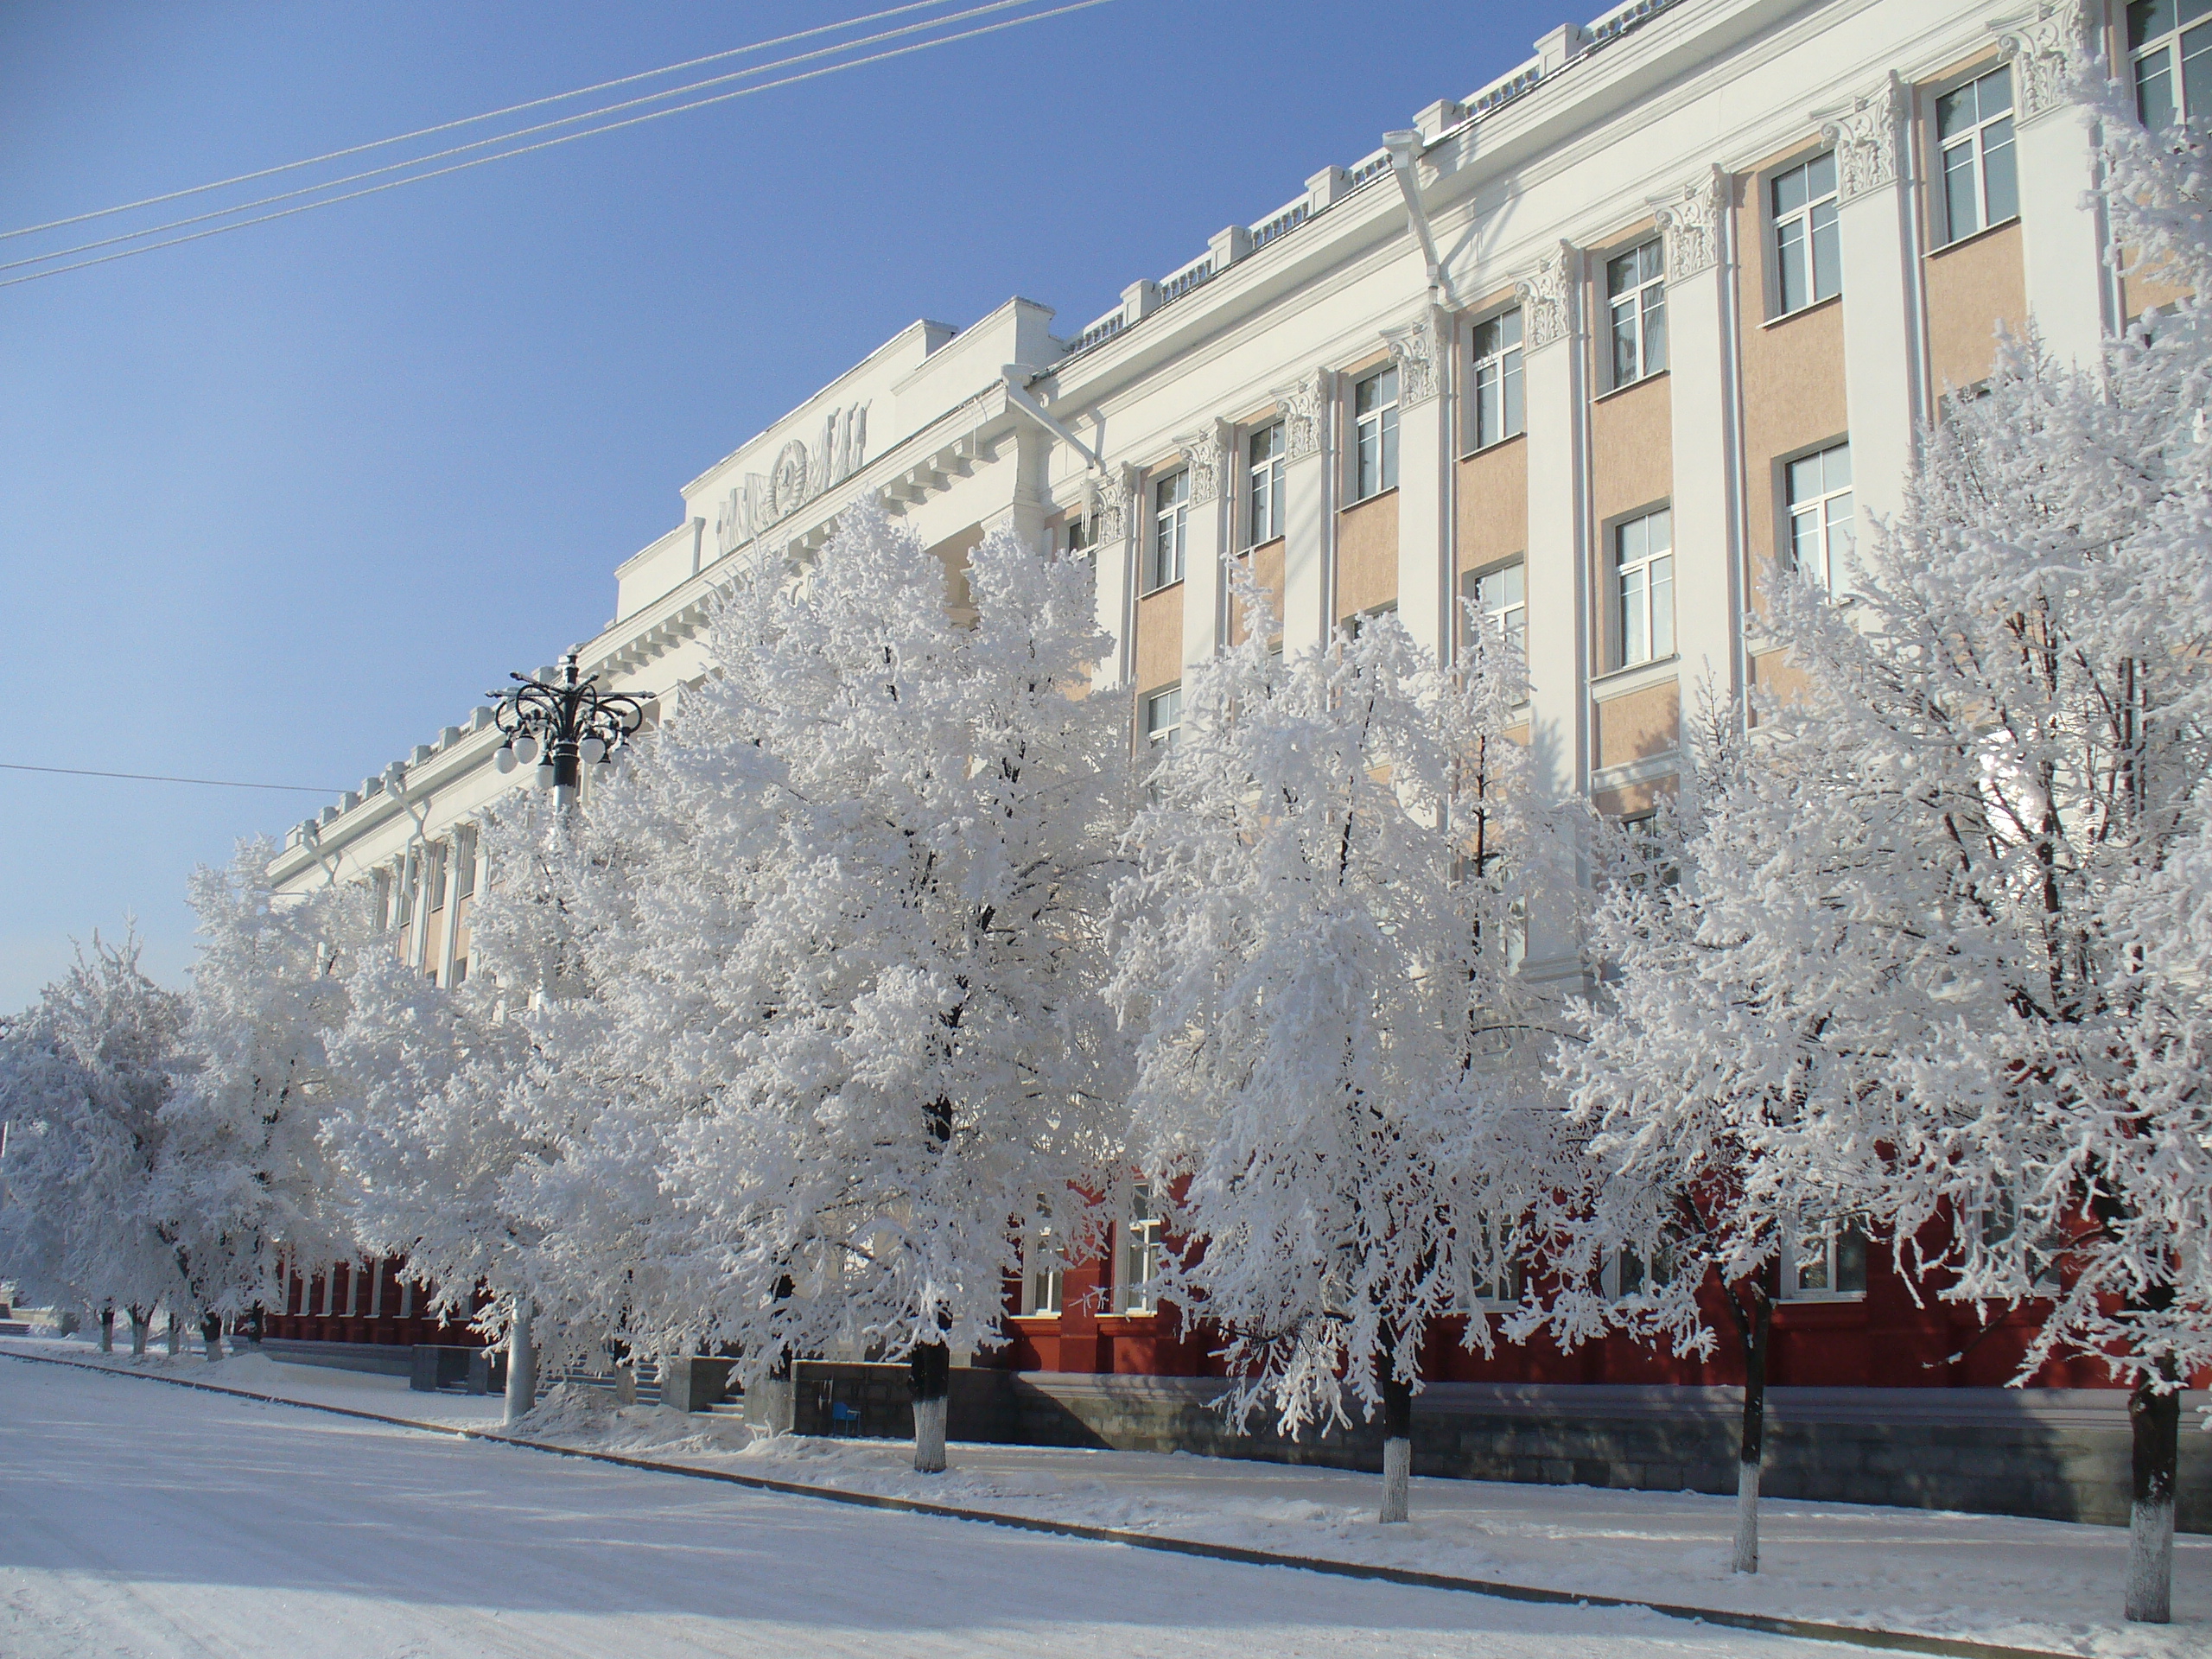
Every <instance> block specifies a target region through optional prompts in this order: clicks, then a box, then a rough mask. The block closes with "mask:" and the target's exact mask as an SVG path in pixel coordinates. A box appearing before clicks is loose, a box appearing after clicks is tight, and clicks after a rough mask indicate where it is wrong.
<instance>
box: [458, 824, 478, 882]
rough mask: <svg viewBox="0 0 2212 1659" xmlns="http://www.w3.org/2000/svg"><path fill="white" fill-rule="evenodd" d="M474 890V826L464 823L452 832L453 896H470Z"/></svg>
mask: <svg viewBox="0 0 2212 1659" xmlns="http://www.w3.org/2000/svg"><path fill="white" fill-rule="evenodd" d="M475 892H476V826H475V825H474V824H473V823H464V824H463V825H461V828H460V829H456V830H454V832H453V896H454V898H455V899H467V898H470V897H472V896H473V895H474V893H475Z"/></svg>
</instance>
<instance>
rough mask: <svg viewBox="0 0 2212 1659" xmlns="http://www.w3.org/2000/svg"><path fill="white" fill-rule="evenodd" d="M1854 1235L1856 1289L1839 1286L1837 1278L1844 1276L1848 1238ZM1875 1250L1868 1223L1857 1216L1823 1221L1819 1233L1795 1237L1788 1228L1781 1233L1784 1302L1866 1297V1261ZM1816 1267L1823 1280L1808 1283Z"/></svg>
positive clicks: (1842, 1300)
mask: <svg viewBox="0 0 2212 1659" xmlns="http://www.w3.org/2000/svg"><path fill="white" fill-rule="evenodd" d="M1852 1238H1855V1239H1856V1240H1857V1243H1858V1257H1859V1287H1858V1288H1857V1289H1856V1290H1838V1289H1837V1288H1835V1286H1836V1282H1837V1281H1838V1280H1840V1278H1842V1277H1843V1268H1844V1265H1845V1260H1846V1256H1847V1252H1848V1246H1847V1243H1846V1241H1847V1239H1852ZM1808 1246H1810V1247H1811V1248H1810V1249H1808ZM1873 1254H1874V1251H1873V1245H1872V1241H1871V1240H1870V1239H1869V1238H1868V1236H1867V1233H1866V1224H1864V1223H1863V1222H1861V1221H1859V1219H1858V1218H1857V1217H1841V1218H1840V1219H1838V1220H1834V1221H1829V1222H1825V1223H1822V1224H1821V1225H1820V1231H1819V1234H1818V1236H1811V1235H1809V1234H1808V1236H1806V1237H1804V1238H1796V1237H1793V1236H1790V1235H1789V1233H1787V1232H1785V1233H1784V1234H1783V1236H1782V1300H1783V1301H1785V1302H1861V1301H1864V1300H1866V1281H1867V1279H1868V1277H1869V1276H1870V1275H1869V1274H1868V1270H1867V1264H1868V1262H1871V1261H1872V1258H1873ZM1815 1257H1817V1262H1815ZM1815 1271H1818V1272H1819V1274H1821V1279H1822V1280H1823V1281H1824V1282H1822V1283H1821V1284H1818V1285H1807V1284H1805V1283H1804V1282H1803V1280H1804V1277H1805V1275H1806V1274H1808V1273H1812V1272H1815Z"/></svg>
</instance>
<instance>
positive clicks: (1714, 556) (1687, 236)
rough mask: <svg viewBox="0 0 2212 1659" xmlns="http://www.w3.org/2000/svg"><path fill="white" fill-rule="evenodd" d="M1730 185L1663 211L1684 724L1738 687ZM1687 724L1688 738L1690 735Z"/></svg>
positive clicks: (1719, 176) (1697, 190) (1722, 183)
mask: <svg viewBox="0 0 2212 1659" xmlns="http://www.w3.org/2000/svg"><path fill="white" fill-rule="evenodd" d="M1732 200H1733V188H1732V181H1730V180H1729V178H1728V177H1727V176H1726V175H1724V174H1723V173H1722V172H1721V171H1720V170H1719V168H1713V170H1712V171H1711V172H1710V173H1709V174H1708V175H1707V176H1706V177H1705V178H1702V179H1700V180H1699V181H1696V182H1695V183H1694V184H1692V185H1691V186H1690V187H1689V188H1688V189H1686V190H1684V191H1683V192H1682V194H1681V197H1680V198H1679V199H1678V200H1674V201H1672V202H1670V203H1669V204H1668V205H1667V206H1666V207H1662V208H1661V210H1660V213H1659V222H1660V225H1661V226H1662V229H1663V230H1664V231H1665V232H1666V238H1667V331H1668V334H1669V336H1670V338H1669V342H1668V344H1669V351H1668V361H1669V365H1670V366H1669V373H1668V385H1669V398H1670V400H1671V402H1672V406H1673V407H1672V413H1673V416H1674V488H1673V502H1674V516H1675V524H1674V530H1675V650H1676V652H1678V653H1679V654H1680V656H1681V694H1682V696H1681V703H1682V719H1683V720H1684V721H1685V722H1688V721H1694V720H1695V719H1696V718H1697V709H1698V702H1699V697H1700V691H1702V690H1708V689H1709V690H1710V691H1711V692H1712V694H1713V696H1716V697H1719V698H1720V699H1723V700H1726V699H1728V698H1731V697H1732V696H1734V695H1735V693H1736V690H1737V689H1738V688H1737V686H1736V672H1735V665H1736V647H1735V633H1736V626H1737V611H1738V601H1737V597H1736V582H1735V561H1734V548H1735V540H1736V537H1735V512H1734V505H1735V495H1736V491H1735V467H1733V466H1732V464H1731V462H1732V456H1731V454H1730V453H1729V442H1728V436H1729V434H1730V432H1731V431H1732V430H1733V429H1734V422H1733V418H1732V416H1733V413H1734V411H1733V409H1732V399H1731V397H1730V387H1729V385H1728V365H1729V361H1730V357H1729V353H1728V351H1727V336H1726V321H1727V307H1726V284H1727V283H1728V282H1730V281H1731V280H1732V277H1733V272H1732V262H1731V261H1729V260H1727V259H1726V258H1724V257H1723V250H1724V246H1725V240H1726V238H1725V234H1724V232H1725V228H1726V227H1725V224H1724V219H1725V216H1726V213H1728V211H1729V207H1730V205H1731V203H1732ZM1687 729H1688V728H1687V726H1686V727H1685V733H1686V734H1687Z"/></svg>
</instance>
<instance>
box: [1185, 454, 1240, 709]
mask: <svg viewBox="0 0 2212 1659" xmlns="http://www.w3.org/2000/svg"><path fill="white" fill-rule="evenodd" d="M1175 447H1176V448H1178V449H1179V450H1181V451H1182V454H1183V464H1184V465H1185V467H1188V468H1189V469H1190V474H1191V518H1190V541H1189V543H1188V544H1187V546H1186V547H1185V557H1184V564H1183V569H1184V580H1183V661H1184V663H1185V664H1186V665H1187V664H1195V663H1203V662H1205V661H1206V660H1207V659H1208V658H1211V657H1212V656H1213V654H1214V653H1215V652H1216V651H1217V650H1218V649H1219V648H1220V646H1221V644H1222V642H1223V640H1224V637H1225V636H1224V632H1223V623H1222V615H1223V609H1224V605H1225V603H1226V597H1227V589H1228V554H1229V526H1230V518H1229V509H1230V496H1231V492H1230V488H1229V486H1228V462H1229V439H1228V435H1227V433H1226V432H1225V431H1224V429H1223V428H1222V424H1221V423H1219V422H1218V421H1214V422H1209V423H1207V424H1206V425H1205V426H1204V427H1201V428H1200V429H1198V430H1197V431H1196V432H1189V433H1185V435H1183V436H1181V437H1179V438H1178V439H1176V440H1175Z"/></svg>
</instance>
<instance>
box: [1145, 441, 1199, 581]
mask: <svg viewBox="0 0 2212 1659" xmlns="http://www.w3.org/2000/svg"><path fill="white" fill-rule="evenodd" d="M1190 542H1191V469H1190V468H1189V467H1177V468H1176V469H1175V470H1174V471H1173V472H1172V473H1170V474H1167V475H1166V477H1164V478H1156V479H1154V480H1153V483H1152V545H1151V548H1150V550H1148V551H1147V554H1146V564H1145V589H1144V590H1145V592H1147V594H1156V593H1158V592H1159V591H1160V589H1161V588H1173V586H1174V585H1175V584H1176V583H1177V582H1180V581H1182V580H1183V564H1184V559H1185V555H1186V554H1187V553H1188V551H1189V550H1190Z"/></svg>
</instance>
